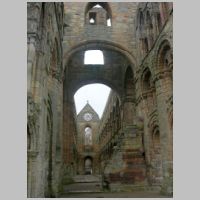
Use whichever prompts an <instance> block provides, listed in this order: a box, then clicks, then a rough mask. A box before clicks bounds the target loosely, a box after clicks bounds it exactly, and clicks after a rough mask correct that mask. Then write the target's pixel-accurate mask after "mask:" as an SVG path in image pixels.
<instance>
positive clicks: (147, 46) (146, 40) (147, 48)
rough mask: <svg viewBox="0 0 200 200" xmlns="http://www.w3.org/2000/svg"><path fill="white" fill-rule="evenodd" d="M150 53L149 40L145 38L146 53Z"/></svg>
mask: <svg viewBox="0 0 200 200" xmlns="http://www.w3.org/2000/svg"><path fill="white" fill-rule="evenodd" d="M148 51H149V45H148V39H147V38H144V52H145V53H148Z"/></svg>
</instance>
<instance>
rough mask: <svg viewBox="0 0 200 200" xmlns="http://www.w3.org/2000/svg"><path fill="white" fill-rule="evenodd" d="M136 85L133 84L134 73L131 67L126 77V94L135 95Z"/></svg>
mask: <svg viewBox="0 0 200 200" xmlns="http://www.w3.org/2000/svg"><path fill="white" fill-rule="evenodd" d="M133 90H134V84H133V71H132V69H131V67H130V66H129V67H128V68H127V70H126V75H125V92H126V95H128V96H130V95H133Z"/></svg>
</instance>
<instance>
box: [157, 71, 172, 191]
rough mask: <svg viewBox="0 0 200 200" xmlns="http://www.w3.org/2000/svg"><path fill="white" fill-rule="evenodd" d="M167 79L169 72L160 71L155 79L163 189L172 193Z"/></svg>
mask: <svg viewBox="0 0 200 200" xmlns="http://www.w3.org/2000/svg"><path fill="white" fill-rule="evenodd" d="M166 79H167V74H165V73H160V74H159V75H157V77H156V80H155V85H156V96H157V111H158V121H159V129H160V140H161V141H160V142H161V148H162V149H161V153H162V165H163V178H164V179H163V185H162V191H163V192H164V193H168V194H170V193H171V192H172V190H173V188H172V169H173V163H172V162H173V161H172V157H171V156H170V155H171V151H172V141H170V140H171V139H172V137H171V136H170V133H171V131H170V127H169V118H168V115H167V104H166V100H167V98H168V97H169V94H170V90H169V88H168V87H167V85H164V84H163V83H164V82H165V81H166Z"/></svg>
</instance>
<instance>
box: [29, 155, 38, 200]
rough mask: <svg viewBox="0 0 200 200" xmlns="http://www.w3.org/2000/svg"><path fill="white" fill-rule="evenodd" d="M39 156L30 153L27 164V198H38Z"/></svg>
mask: <svg viewBox="0 0 200 200" xmlns="http://www.w3.org/2000/svg"><path fill="white" fill-rule="evenodd" d="M37 155H38V152H35V151H28V162H27V167H28V169H27V176H28V180H27V197H28V198H29V197H37V192H36V187H35V185H36V184H37V182H36V176H37V174H36V166H37Z"/></svg>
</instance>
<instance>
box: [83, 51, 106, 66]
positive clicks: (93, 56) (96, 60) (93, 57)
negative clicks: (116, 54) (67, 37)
mask: <svg viewBox="0 0 200 200" xmlns="http://www.w3.org/2000/svg"><path fill="white" fill-rule="evenodd" d="M84 64H85V65H104V56H103V52H102V51H100V50H88V51H85V55H84Z"/></svg>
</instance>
